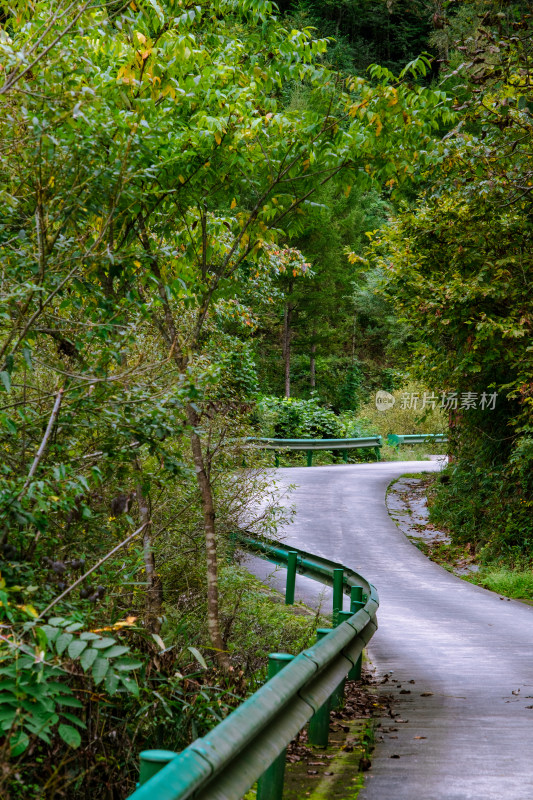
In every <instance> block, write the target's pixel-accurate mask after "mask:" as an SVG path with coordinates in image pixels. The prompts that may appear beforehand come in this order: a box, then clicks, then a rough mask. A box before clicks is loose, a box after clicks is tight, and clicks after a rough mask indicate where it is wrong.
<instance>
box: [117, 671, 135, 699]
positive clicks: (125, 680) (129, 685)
mask: <svg viewBox="0 0 533 800" xmlns="http://www.w3.org/2000/svg"><path fill="white" fill-rule="evenodd" d="M120 680H121V682H122V685H123V686H124V688H125V689H126V690H127V691H128V692H130V694H133V695H135V697H139V687H138V686H137V682H136V681H134V680H133V678H130V676H129V675H121V676H120Z"/></svg>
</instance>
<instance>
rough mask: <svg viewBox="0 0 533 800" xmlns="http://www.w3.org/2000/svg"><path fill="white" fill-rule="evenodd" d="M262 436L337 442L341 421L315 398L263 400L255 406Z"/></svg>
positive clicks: (270, 398)
mask: <svg viewBox="0 0 533 800" xmlns="http://www.w3.org/2000/svg"><path fill="white" fill-rule="evenodd" d="M258 418H259V425H260V428H261V433H262V434H263V436H271V437H275V438H278V439H337V438H340V437H342V435H343V430H342V424H341V421H340V419H339V418H338V417H337V416H336V414H334V412H333V411H331V409H328V408H325V407H324V406H323V405H321V403H320V400H319V399H318V398H317V397H312V398H311V399H310V400H299V399H297V398H294V397H264V398H263V399H262V400H261V401H260V402H259V406H258Z"/></svg>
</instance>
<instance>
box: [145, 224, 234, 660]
mask: <svg viewBox="0 0 533 800" xmlns="http://www.w3.org/2000/svg"><path fill="white" fill-rule="evenodd" d="M143 244H144V246H145V248H146V251H147V252H148V253H150V254H151V250H150V243H149V241H148V239H147V237H146V236H145V237H144V239H143ZM152 259H153V269H154V272H155V273H156V275H157V277H158V279H159V295H160V297H161V301H162V305H163V309H164V314H163V318H156V324H157V326H158V328H159V331H160V333H161V335H162V337H163V340H164V341H165V343H166V345H167V346H168V347H169V348H170V353H171V354H172V358H173V359H174V361H175V363H176V364H177V366H178V368H179V370H180V371H181V372H185V370H186V368H187V364H188V357H187V356H186V355H185V354H184V352H183V351H182V350H181V347H180V346H179V342H180V336H179V335H178V328H177V326H176V322H175V319H174V315H173V313H172V309H171V308H170V305H169V303H168V299H167V296H166V292H165V287H164V283H163V281H162V279H161V274H160V271H159V265H158V263H157V260H156V259H154V258H153V256H152ZM200 330H201V326H200V327H199V328H198V335H199V332H200ZM194 344H196V342H192V343H190V345H191V346H192V347H193V348H194ZM186 415H187V422H188V423H189V425H190V426H191V434H190V442H191V449H192V456H193V461H194V467H195V472H196V481H197V483H198V489H199V491H200V502H201V506H202V516H203V519H204V538H205V550H206V567H207V629H208V632H209V638H210V640H211V644H212V646H213V647H214V648H215V656H216V659H217V662H218V664H219V665H220V666H221V667H222V669H224V670H226V671H227V670H228V669H229V667H230V666H231V665H230V660H229V658H228V655H227V652H226V649H225V647H224V642H223V640H222V634H221V630H220V611H219V600H218V554H217V532H216V523H215V503H214V498H213V487H212V485H211V480H210V477H209V473H208V470H207V469H206V465H205V460H204V453H203V450H202V442H201V440H200V437H199V435H198V433H197V432H196V431H197V428H198V425H199V422H200V416H199V414H198V412H197V411H196V410H195V409H194V408H193V407H192V406H191V405H190V404H188V405H187V407H186Z"/></svg>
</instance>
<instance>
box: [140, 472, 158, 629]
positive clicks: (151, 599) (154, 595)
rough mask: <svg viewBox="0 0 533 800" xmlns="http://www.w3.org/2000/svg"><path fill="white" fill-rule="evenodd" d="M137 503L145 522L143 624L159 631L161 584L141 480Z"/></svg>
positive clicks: (147, 499)
mask: <svg viewBox="0 0 533 800" xmlns="http://www.w3.org/2000/svg"><path fill="white" fill-rule="evenodd" d="M138 466H139V465H138ZM137 503H138V505H139V517H140V522H141V525H144V524H146V528H145V529H144V532H143V559H144V571H145V573H146V581H147V583H148V586H147V588H146V603H145V610H144V625H145V628H146V630H148V631H150V633H159V631H160V630H161V617H162V607H163V585H162V583H161V578H160V577H159V575H158V573H157V570H156V568H155V556H154V551H153V547H152V525H151V522H150V518H151V508H150V497H149V495H147V494H146V493H145V492H144V490H143V485H142V480H139V483H138V484H137Z"/></svg>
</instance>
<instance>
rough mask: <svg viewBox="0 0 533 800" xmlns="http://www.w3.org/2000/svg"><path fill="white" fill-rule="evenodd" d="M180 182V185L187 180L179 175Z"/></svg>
mask: <svg viewBox="0 0 533 800" xmlns="http://www.w3.org/2000/svg"><path fill="white" fill-rule="evenodd" d="M178 180H179V182H180V183H185V178H184V177H183V175H178Z"/></svg>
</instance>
